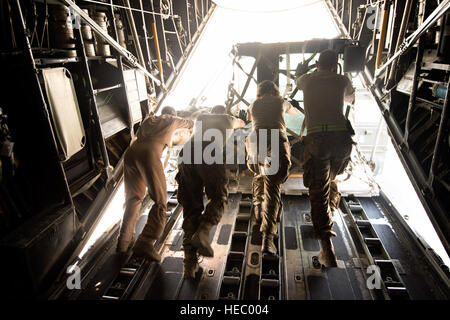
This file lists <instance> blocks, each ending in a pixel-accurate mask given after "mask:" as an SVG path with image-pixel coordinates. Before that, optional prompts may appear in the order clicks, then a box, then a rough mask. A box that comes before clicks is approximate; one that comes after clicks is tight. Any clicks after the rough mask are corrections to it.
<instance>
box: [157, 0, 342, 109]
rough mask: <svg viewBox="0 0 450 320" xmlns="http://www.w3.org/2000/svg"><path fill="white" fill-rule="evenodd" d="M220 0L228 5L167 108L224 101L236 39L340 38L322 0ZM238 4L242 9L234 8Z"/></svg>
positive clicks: (215, 18)
mask: <svg viewBox="0 0 450 320" xmlns="http://www.w3.org/2000/svg"><path fill="white" fill-rule="evenodd" d="M217 3H219V4H221V3H224V6H225V5H226V7H222V6H219V7H217V8H216V10H215V12H214V14H213V15H212V16H211V18H210V19H211V20H210V21H209V23H208V24H207V26H206V29H205V31H204V33H203V35H202V37H201V39H200V42H199V43H198V46H197V48H196V50H195V53H194V54H193V56H192V57H191V59H190V61H189V63H188V65H187V67H186V69H185V70H183V74H182V75H181V76H179V77H178V79H179V82H178V83H177V84H176V86H175V87H174V90H173V91H172V94H170V95H169V96H168V97H167V98H166V100H165V101H164V102H163V106H165V105H170V106H173V107H175V108H176V109H184V108H186V107H187V106H188V105H189V103H190V102H191V100H192V99H199V98H200V99H201V98H202V97H205V98H206V99H205V100H203V101H202V103H201V105H208V106H212V105H215V104H224V102H225V100H226V94H227V87H228V83H229V82H230V80H231V78H232V63H231V58H230V56H229V53H230V51H231V49H232V47H233V45H235V44H237V43H245V42H266V43H271V42H295V41H303V40H309V39H313V38H328V39H331V38H335V37H337V36H338V31H337V29H336V27H335V26H334V24H333V23H332V21H331V19H326V18H325V19H324V17H329V13H328V9H327V8H326V5H325V3H323V2H322V1H319V2H317V1H313V0H305V1H301V2H300V4H299V1H292V0H284V1H282V0H278V1H276V6H275V8H274V3H275V1H268V0H265V1H262V0H257V1H254V0H253V1H250V0H247V1H238V0H235V1H231V0H228V1H217ZM238 3H239V6H238V5H237V4H238ZM256 3H257V4H256ZM236 7H240V8H242V9H240V10H236V9H229V8H236ZM251 8H258V9H257V10H259V12H255V11H254V9H253V11H250V10H251ZM273 10H274V11H273ZM318 17H321V18H319V19H318ZM255 95H256V92H255Z"/></svg>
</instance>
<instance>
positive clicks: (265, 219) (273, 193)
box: [247, 130, 291, 235]
mask: <svg viewBox="0 0 450 320" xmlns="http://www.w3.org/2000/svg"><path fill="white" fill-rule="evenodd" d="M280 132H281V134H280V138H279V141H277V142H278V143H279V167H278V170H277V171H276V173H275V174H271V175H266V174H264V170H263V168H264V166H265V164H264V161H263V159H258V163H256V164H252V163H250V162H249V161H248V162H247V165H248V168H249V169H250V171H252V172H253V174H254V176H253V183H252V188H253V207H254V208H257V209H255V210H260V212H261V218H262V219H261V227H260V231H261V232H262V233H265V234H273V235H274V234H277V222H279V221H280V219H281V212H282V205H281V186H282V185H283V183H284V182H285V181H286V180H287V178H288V175H289V169H290V167H291V160H290V158H291V147H290V144H289V140H288V139H287V136H286V134H285V133H283V132H282V131H281V130H280ZM272 143H273V141H270V142H269V146H268V156H272V154H271V152H272V151H271V149H272V148H271V144H272ZM248 149H249V148H248V142H247V150H248ZM260 160H261V161H260Z"/></svg>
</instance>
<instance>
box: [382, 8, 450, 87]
mask: <svg viewBox="0 0 450 320" xmlns="http://www.w3.org/2000/svg"><path fill="white" fill-rule="evenodd" d="M449 9H450V0H444V1H442V2H441V4H440V5H439V6H438V7H437V8H436V9H435V10H434V11H433V12H432V13H431V14H430V15H429V16H428V18H427V19H426V20H425V21H424V22H423V23H422V25H421V26H420V27H419V28H418V29H417V30H416V31H414V33H412V34H411V35H410V36H409V37H408V38H406V40H405V41H404V42H403V43H402V44H401V45H400V49H399V50H398V51H397V52H395V53H394V55H393V56H392V57H391V58H390V59H389V60H388V61H386V63H385V64H383V65H382V66H381V67H380V68H378V69H377V71H376V72H375V79H376V77H378V76H379V75H380V74H381V73H382V72H383V71H384V70H385V69H386V68H387V67H389V66H390V65H391V64H392V63H393V62H394V61H395V60H396V59H397V58H398V57H399V56H400V55H402V54H404V53H405V52H406V51H408V50H409V49H411V48H412V46H413V45H414V43H416V41H417V40H418V39H419V38H420V36H421V35H422V34H423V33H424V32H426V31H427V30H428V29H429V28H430V27H431V26H432V25H433V24H434V23H436V21H438V20H439V19H440V18H441V17H442V16H443V15H444V14H445V13H446V11H447V10H449Z"/></svg>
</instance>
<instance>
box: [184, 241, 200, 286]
mask: <svg viewBox="0 0 450 320" xmlns="http://www.w3.org/2000/svg"><path fill="white" fill-rule="evenodd" d="M198 269H199V265H198V258H197V250H196V249H195V248H194V247H192V246H186V247H185V248H184V260H183V277H184V278H185V279H195V274H196V273H197V271H198Z"/></svg>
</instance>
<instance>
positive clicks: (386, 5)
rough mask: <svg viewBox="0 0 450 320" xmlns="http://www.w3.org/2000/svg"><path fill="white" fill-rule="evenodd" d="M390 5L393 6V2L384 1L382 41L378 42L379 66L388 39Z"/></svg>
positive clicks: (377, 65) (377, 64) (377, 60)
mask: <svg viewBox="0 0 450 320" xmlns="http://www.w3.org/2000/svg"><path fill="white" fill-rule="evenodd" d="M390 6H391V2H390V1H388V0H386V1H385V2H384V7H383V20H382V22H381V34H380V41H379V42H378V50H377V58H376V63H375V65H376V67H377V68H378V67H379V66H380V64H381V54H382V53H383V48H384V42H385V40H386V33H387V26H388V20H389V9H390Z"/></svg>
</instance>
